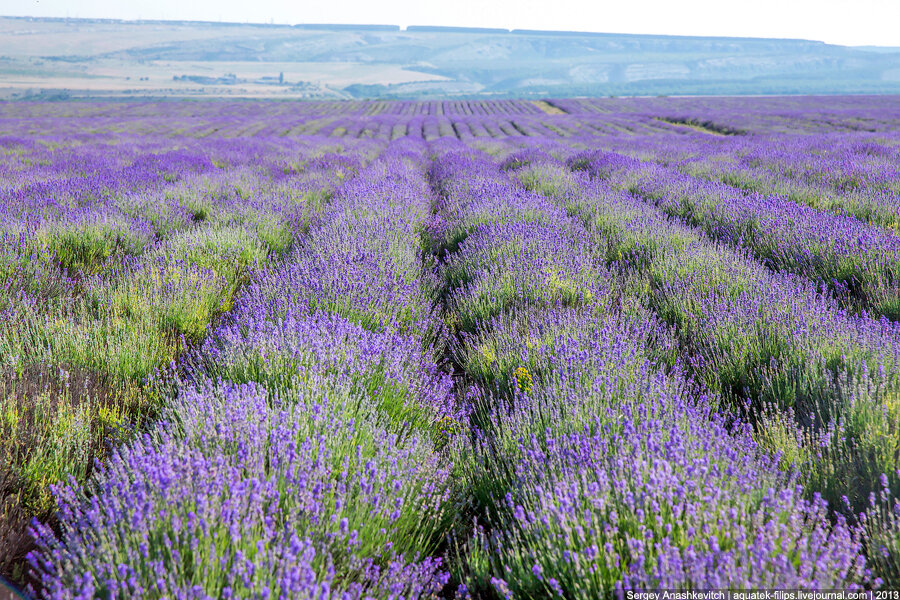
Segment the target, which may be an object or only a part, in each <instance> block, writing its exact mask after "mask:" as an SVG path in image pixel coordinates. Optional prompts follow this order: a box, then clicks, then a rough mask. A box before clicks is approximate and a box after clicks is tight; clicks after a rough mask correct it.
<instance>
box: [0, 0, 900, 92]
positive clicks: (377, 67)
mask: <svg viewBox="0 0 900 600" xmlns="http://www.w3.org/2000/svg"><path fill="white" fill-rule="evenodd" d="M898 92H900V49H896V48H876V47H865V48H851V47H845V46H835V45H829V44H825V43H822V42H814V41H807V40H778V39H753V38H711V37H675V36H656V35H623V34H588V33H577V32H546V31H525V30H513V31H505V30H496V29H490V30H488V29H469V28H443V27H425V26H418V27H408V28H407V29H406V30H401V29H400V28H399V27H396V26H387V25H358V26H357V25H298V26H287V25H250V24H246V25H245V24H226V23H209V22H177V21H171V22H168V21H167V22H160V21H134V22H121V21H110V20H89V19H31V18H11V17H2V18H0V97H4V98H29V97H36V96H37V97H48V96H50V97H71V96H90V97H102V96H113V97H141V96H150V97H158V96H178V97H185V96H188V97H190V96H203V97H206V96H216V97H274V98H333V99H339V98H433V97H448V96H457V97H476V96H493V97H511V96H518V97H540V96H554V97H563V96H573V95H591V96H606V95H659V94H671V95H682V94H705V95H714V94H821V93H898Z"/></svg>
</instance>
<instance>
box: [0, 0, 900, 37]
mask: <svg viewBox="0 0 900 600" xmlns="http://www.w3.org/2000/svg"><path fill="white" fill-rule="evenodd" d="M0 14H3V15H29V16H52V17H65V16H69V17H105V18H114V19H190V20H203V21H236V22H256V23H268V22H274V23H287V24H295V23H381V24H389V25H403V26H406V25H456V26H460V25H462V26H470V27H504V28H508V29H514V28H519V29H556V30H575V31H601V32H609V33H660V34H674V35H726V36H753V37H791V38H806V39H812V40H822V41H825V42H830V43H834V44H847V45H868V44H873V45H882V46H900V0H753V1H750V2H744V1H742V2H734V1H729V0H614V1H609V0H515V1H508V0H503V1H498V0H451V1H448V0H296V1H293V2H291V1H286V0H2V2H0Z"/></svg>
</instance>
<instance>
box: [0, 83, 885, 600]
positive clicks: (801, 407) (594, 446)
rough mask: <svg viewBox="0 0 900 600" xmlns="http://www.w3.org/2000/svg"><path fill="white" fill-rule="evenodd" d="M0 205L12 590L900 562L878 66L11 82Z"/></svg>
mask: <svg viewBox="0 0 900 600" xmlns="http://www.w3.org/2000/svg"><path fill="white" fill-rule="evenodd" d="M263 72H265V71H264V70H260V71H258V72H254V73H252V74H253V75H256V74H258V73H263ZM243 73H244V74H250V73H251V71H249V70H248V71H244V72H243ZM0 217H2V218H0V575H2V577H3V578H5V579H9V580H12V581H14V582H15V584H16V585H17V586H21V587H23V588H25V589H27V590H28V592H29V594H30V595H31V596H32V597H34V598H35V599H36V598H43V599H48V600H49V599H54V600H62V599H71V598H98V597H99V598H123V599H124V598H128V599H131V598H144V599H148V600H162V599H164V598H165V599H171V598H204V599H216V600H218V599H220V598H233V599H248V600H249V599H254V600H255V599H258V598H307V599H313V598H316V599H321V600H332V599H336V598H341V599H342V600H365V599H370V598H378V599H381V598H399V597H403V598H406V599H423V600H424V599H438V598H440V599H446V600H457V599H458V600H463V599H485V600H498V599H499V598H515V599H535V598H541V599H543V598H559V597H561V598H566V599H572V600H581V599H587V598H606V597H615V594H616V593H617V591H621V590H623V589H642V590H643V589H679V590H685V589H688V590H694V589H699V590H704V589H706V590H708V589H736V588H737V589H773V588H774V589H794V590H796V589H802V590H823V589H827V590H858V589H868V590H872V589H885V590H892V589H898V588H900V469H898V467H900V458H898V448H900V402H898V398H900V236H898V231H900V96H868V97H863V96H831V97H798V98H764V97H760V98H750V99H740V98H721V99H717V98H701V99H696V98H646V99H609V98H604V99H592V98H580V99H551V98H547V99H543V100H493V101H475V100H445V101H430V102H391V101H348V102H337V101H320V102H316V101H311V102H261V101H260V102H252V101H243V102H228V101H208V102H198V101H191V102H180V101H167V102H147V101H142V102H96V101H95V102H35V101H28V102H11V103H5V104H3V105H2V106H0ZM29 557H30V558H29ZM2 590H3V586H2V583H0V599H2V600H5V599H4V598H3V593H4V592H3V591H2ZM888 596H889V595H888Z"/></svg>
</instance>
